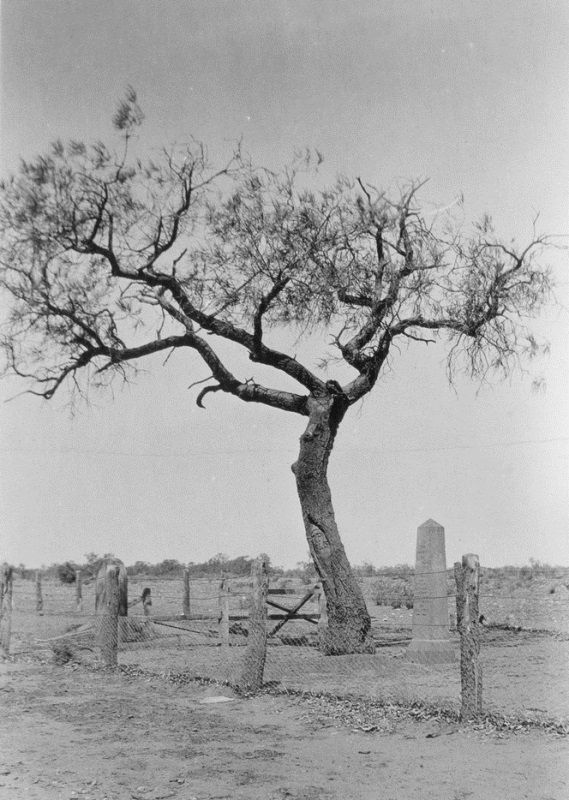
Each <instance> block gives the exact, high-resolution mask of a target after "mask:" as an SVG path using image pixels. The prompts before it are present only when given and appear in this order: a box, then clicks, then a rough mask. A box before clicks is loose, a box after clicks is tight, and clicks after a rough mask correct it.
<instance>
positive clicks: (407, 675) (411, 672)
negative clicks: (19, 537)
mask: <svg viewBox="0 0 569 800" xmlns="http://www.w3.org/2000/svg"><path fill="white" fill-rule="evenodd" d="M491 572H492V571H485V570H481V581H480V589H479V597H478V603H479V608H478V613H477V620H476V621H475V622H476V631H477V635H478V646H479V665H480V681H481V686H482V697H483V700H482V706H483V710H484V711H486V712H488V711H489V712H492V713H499V714H504V715H511V714H524V715H525V716H527V717H530V718H533V717H535V718H537V719H540V718H549V719H556V720H564V721H567V720H569V681H568V680H567V674H568V673H567V667H568V666H569V591H568V590H567V588H566V583H567V582H569V579H567V580H566V578H567V576H561V577H559V578H558V579H556V580H555V582H553V583H552V582H551V581H550V584H551V585H548V584H547V582H546V581H533V582H532V586H531V587H529V588H528V585H527V584H528V583H529V582H528V581H525V580H524V579H523V576H521V575H516V574H514V575H512V574H510V575H509V576H507V580H503V581H502V582H500V580H497V579H496V576H494V575H492V574H491ZM520 572H521V571H520ZM564 581H565V582H564ZM403 583H404V584H405V591H403V589H402V584H403ZM188 584H189V598H188ZM360 584H361V587H362V591H363V594H364V597H365V599H366V604H367V607H368V611H369V613H370V616H371V638H372V640H373V643H374V645H375V647H374V652H366V653H358V654H347V655H334V656H329V655H326V654H325V653H323V652H322V649H321V648H320V647H319V641H320V636H319V626H320V627H321V619H320V617H321V610H322V606H321V595H320V594H319V592H318V590H315V587H314V585H313V584H308V585H307V584H306V583H302V582H301V581H300V580H296V579H288V580H284V579H277V580H273V581H271V583H270V589H269V592H270V593H269V594H267V595H266V598H265V600H268V601H269V602H268V604H267V603H265V607H264V613H265V619H264V621H263V630H264V637H265V642H266V646H265V650H264V657H263V659H264V663H263V674H262V680H263V682H264V684H265V685H269V686H274V687H278V688H279V689H282V690H289V691H294V692H297V691H298V692H326V693H330V694H334V695H337V696H341V697H348V696H355V697H369V698H374V699H376V700H380V701H381V702H383V703H386V704H390V703H392V704H401V705H410V704H413V703H423V704H430V705H433V706H436V707H439V708H441V709H451V710H454V711H456V712H458V711H460V709H461V698H462V696H463V688H464V687H463V686H462V685H461V666H460V649H461V648H460V643H461V636H460V632H459V630H457V616H456V614H457V604H456V582H455V578H454V575H453V571H452V570H448V572H447V580H446V587H447V592H446V595H445V599H446V602H447V604H448V619H449V623H448V629H447V630H446V631H445V636H446V637H447V639H448V641H449V642H450V647H451V650H452V651H453V658H452V659H450V660H447V661H446V662H443V663H425V662H421V661H420V660H419V661H417V660H414V659H411V658H409V653H408V648H409V644H410V642H411V641H412V638H413V600H414V598H413V576H412V574H410V575H406V576H405V579H404V580H403V579H401V578H400V577H397V576H393V575H387V574H386V575H374V576H372V577H369V578H367V577H366V578H361V579H360ZM390 585H391V587H392V591H391V593H390V592H389V586H390ZM552 587H554V588H555V591H553V592H552V591H551V588H552ZM95 594H96V587H95V582H94V581H88V580H83V581H82V587H81V597H79V598H78V596H77V591H76V587H75V586H73V585H71V586H66V585H62V584H58V583H56V582H55V581H44V582H43V584H42V586H41V595H42V597H41V600H42V602H41V604H40V605H38V590H37V584H36V582H34V581H33V580H23V579H21V578H19V577H17V576H16V577H15V578H14V585H13V598H12V608H11V613H10V627H11V641H10V645H9V647H10V653H11V654H13V655H15V656H18V655H24V654H26V653H27V654H34V655H36V656H39V657H43V658H49V659H54V660H56V661H58V660H59V661H60V662H64V661H66V660H69V659H75V660H78V661H83V662H86V663H101V662H102V661H104V647H105V641H107V640H108V636H107V635H108V630H106V626H108V625H109V624H115V623H110V622H109V617H108V616H106V615H105V614H104V613H103V614H101V613H100V609H99V611H98V613H96V611H95V605H96V603H95V600H96V598H95ZM253 595H254V593H253V583H252V579H251V578H225V579H223V580H222V579H215V580H213V579H209V578H208V579H203V580H191V581H189V582H188V581H187V580H186V581H184V578H183V576H179V578H177V579H175V580H157V579H156V580H151V579H148V578H144V577H135V578H130V580H129V584H128V614H127V616H126V617H119V618H118V619H117V620H116V648H117V661H118V664H120V665H125V666H126V665H132V666H134V665H136V666H139V667H142V668H144V669H147V670H149V671H154V672H160V673H169V674H175V673H180V674H183V675H184V676H185V677H186V678H187V679H192V678H203V679H207V680H214V681H219V682H220V683H229V684H231V685H243V682H244V676H246V673H247V669H248V667H247V658H248V653H249V654H250V650H251V647H250V644H251V638H252V637H251V630H252V629H251V625H252V620H251V607H252V602H253V600H252V597H253ZM438 599H441V598H438ZM293 609H296V613H295V614H292V615H290V612H291V611H292V610H293ZM287 610H288V611H287ZM287 614H288V615H289V618H288V619H287V618H286V617H287ZM6 621H7V615H6V611H4V612H3V617H2V621H1V622H0V626H4V628H5V627H6ZM459 622H460V621H459ZM459 627H460V625H459ZM106 637H107V638H106Z"/></svg>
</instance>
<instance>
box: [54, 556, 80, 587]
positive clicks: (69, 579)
mask: <svg viewBox="0 0 569 800" xmlns="http://www.w3.org/2000/svg"><path fill="white" fill-rule="evenodd" d="M75 571H76V567H75V565H74V564H72V563H71V561H66V562H65V563H64V564H58V565H57V577H58V578H59V580H60V581H61V583H75Z"/></svg>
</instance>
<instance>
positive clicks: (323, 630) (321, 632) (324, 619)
mask: <svg viewBox="0 0 569 800" xmlns="http://www.w3.org/2000/svg"><path fill="white" fill-rule="evenodd" d="M314 588H315V589H316V591H317V593H318V595H317V597H318V614H319V615H320V616H319V618H318V641H319V642H321V643H323V642H324V641H325V639H326V636H327V635H328V605H327V603H326V595H325V594H324V587H323V586H322V584H321V583H317V584H316V586H315V587H314Z"/></svg>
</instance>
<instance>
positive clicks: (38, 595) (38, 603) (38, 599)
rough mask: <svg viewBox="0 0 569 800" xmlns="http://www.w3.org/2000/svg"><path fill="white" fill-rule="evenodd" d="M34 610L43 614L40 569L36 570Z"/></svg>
mask: <svg viewBox="0 0 569 800" xmlns="http://www.w3.org/2000/svg"><path fill="white" fill-rule="evenodd" d="M36 611H37V613H38V614H39V615H40V616H41V615H42V614H43V595H42V591H41V570H39V569H38V570H36Z"/></svg>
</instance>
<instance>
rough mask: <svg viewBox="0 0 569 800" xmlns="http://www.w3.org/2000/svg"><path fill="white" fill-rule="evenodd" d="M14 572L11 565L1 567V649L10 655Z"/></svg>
mask: <svg viewBox="0 0 569 800" xmlns="http://www.w3.org/2000/svg"><path fill="white" fill-rule="evenodd" d="M13 592H14V570H13V568H12V567H11V566H10V565H9V564H2V565H0V648H1V649H2V650H4V652H5V653H6V655H10V637H11V635H12V604H13Z"/></svg>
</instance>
